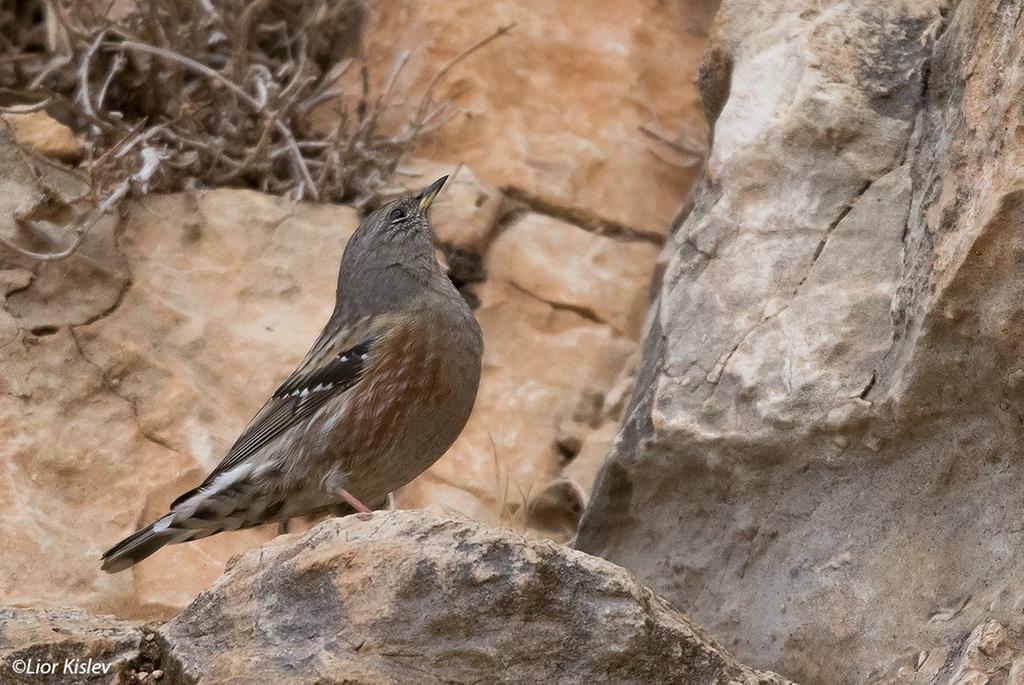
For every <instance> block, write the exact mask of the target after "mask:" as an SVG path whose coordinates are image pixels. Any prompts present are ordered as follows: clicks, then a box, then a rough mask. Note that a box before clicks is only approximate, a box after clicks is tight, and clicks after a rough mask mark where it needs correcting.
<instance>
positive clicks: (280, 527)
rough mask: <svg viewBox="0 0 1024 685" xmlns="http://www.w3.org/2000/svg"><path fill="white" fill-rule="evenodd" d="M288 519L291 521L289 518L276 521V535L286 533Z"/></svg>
mask: <svg viewBox="0 0 1024 685" xmlns="http://www.w3.org/2000/svg"><path fill="white" fill-rule="evenodd" d="M290 521H291V519H284V520H282V521H278V522H277V534H278V535H287V534H288V523H289V522H290Z"/></svg>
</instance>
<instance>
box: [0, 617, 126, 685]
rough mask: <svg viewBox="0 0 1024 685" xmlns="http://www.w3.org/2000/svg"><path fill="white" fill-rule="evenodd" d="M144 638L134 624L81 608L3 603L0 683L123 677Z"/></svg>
mask: <svg viewBox="0 0 1024 685" xmlns="http://www.w3.org/2000/svg"><path fill="white" fill-rule="evenodd" d="M143 639H144V637H143V633H142V631H141V630H140V626H139V625H138V624H136V623H133V622H130V621H120V620H118V619H116V618H114V617H113V616H95V615H93V614H90V613H88V612H86V611H83V610H82V609H75V608H53V609H41V608H33V609H19V608H9V607H0V682H3V683H4V684H5V685H38V684H39V683H47V685H50V684H52V685H93V684H100V683H103V684H104V685H112V684H113V683H115V682H123V681H121V680H120V679H119V674H120V673H122V672H124V671H127V670H128V669H129V667H130V665H131V664H132V663H134V662H135V661H136V660H137V658H138V656H139V645H140V643H141V642H142V641H143ZM51 669H52V670H51Z"/></svg>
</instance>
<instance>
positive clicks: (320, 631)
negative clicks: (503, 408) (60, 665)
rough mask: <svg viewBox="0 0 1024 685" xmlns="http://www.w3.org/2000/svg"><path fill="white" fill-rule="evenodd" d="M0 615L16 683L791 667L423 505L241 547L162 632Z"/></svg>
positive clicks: (625, 583) (526, 543)
mask: <svg viewBox="0 0 1024 685" xmlns="http://www.w3.org/2000/svg"><path fill="white" fill-rule="evenodd" d="M2 612H3V613H0V660H2V661H3V665H2V666H0V668H3V669H4V670H3V671H0V682H4V683H7V682H14V683H21V682H25V683H35V682H47V683H49V682H57V681H52V680H39V679H35V680H33V679H31V678H28V677H24V678H23V679H22V680H18V679H17V678H16V677H13V674H12V673H11V671H10V667H11V664H12V660H13V658H15V657H17V658H23V657H25V655H26V654H30V653H32V654H34V653H37V652H39V653H42V652H40V650H43V651H44V652H45V650H50V652H53V651H54V649H56V650H57V651H59V653H60V656H61V659H63V658H66V657H69V656H70V657H75V658H88V655H94V657H95V658H96V659H97V660H100V661H102V660H104V659H106V660H107V662H114V663H115V664H116V665H115V668H114V669H112V672H111V673H108V674H106V675H105V676H104V677H103V678H99V679H93V680H88V681H82V682H90V683H92V682H109V683H138V682H157V679H155V678H154V677H153V676H154V675H155V674H156V672H157V671H159V679H158V680H159V684H160V685H179V684H182V685H184V684H186V683H187V684H193V683H203V684H204V685H208V684H215V683H245V684H246V685H260V684H262V683H267V684H270V683H272V684H273V685H290V684H295V685H298V684H300V683H301V684H302V685H306V684H308V683H319V684H321V685H327V684H328V683H331V684H333V683H339V684H340V683H346V684H351V685H357V684H364V683H365V684H373V685H380V684H383V683H389V684H390V683H396V684H397V683H412V682H415V683H595V682H600V683H644V684H652V683H695V684H708V685H711V684H721V685H726V684H728V685H755V684H764V685H768V684H772V685H776V684H783V683H787V682H788V681H786V680H785V679H783V678H781V677H780V676H778V675H775V674H773V673H766V672H760V671H755V670H753V669H750V668H747V667H746V666H743V665H742V664H740V663H738V662H737V661H736V660H735V659H733V658H732V657H731V656H730V655H729V654H728V653H726V652H725V651H724V650H723V649H722V648H721V647H720V646H719V645H717V644H716V643H715V642H714V641H712V640H711V639H710V638H708V637H707V636H706V635H704V634H703V632H702V631H701V629H700V628H698V627H697V626H695V625H693V624H692V623H690V621H689V620H688V619H687V618H686V617H685V616H684V615H682V614H681V613H679V612H678V611H676V610H675V609H673V608H672V607H671V606H669V605H668V604H667V603H666V602H664V600H662V599H660V598H659V597H657V596H656V595H655V594H654V593H653V592H651V591H650V590H648V589H647V588H645V587H643V586H642V585H640V584H639V583H638V582H636V580H634V579H633V578H632V576H630V575H629V573H627V572H626V571H625V570H623V569H622V568H620V567H618V566H616V565H614V564H611V563H609V562H607V561H604V560H602V559H598V558H596V557H592V556H589V555H587V554H584V553H582V552H578V551H575V550H572V549H568V548H566V547H563V546H560V545H556V544H553V543H550V542H546V541H536V540H528V539H525V538H523V537H521V536H520V535H518V534H517V533H515V532H513V531H509V530H503V529H495V528H488V527H485V526H482V525H479V524H476V523H473V522H470V521H464V520H453V519H450V518H445V517H441V516H438V515H434V514H429V513H425V512H420V511H394V512H378V513H375V514H374V515H373V518H372V519H371V520H369V521H362V520H359V519H358V518H356V517H346V518H341V519H332V520H328V521H326V522H324V523H322V524H320V525H319V526H317V527H315V528H313V529H312V530H310V531H309V532H308V533H306V534H304V535H301V536H295V535H290V536H282V537H279V538H277V539H276V540H275V541H273V542H271V543H270V544H267V545H265V546H263V547H261V548H258V549H255V550H253V551H252V552H249V553H247V554H244V555H242V556H239V557H236V558H235V559H233V560H232V562H231V563H230V564H229V565H228V568H227V570H226V571H225V573H224V575H223V576H222V577H221V578H220V579H219V580H217V582H216V583H214V584H213V586H212V587H211V588H210V589H209V590H207V591H205V592H203V593H202V594H200V595H199V596H198V597H197V598H196V600H195V601H194V602H192V604H191V605H190V606H189V607H188V608H187V609H185V611H183V612H182V613H181V614H180V615H178V616H177V617H176V618H174V619H173V620H171V621H170V622H168V623H166V624H164V625H163V626H162V627H160V628H159V629H157V630H156V636H155V639H154V638H152V637H150V638H149V639H148V640H147V639H146V637H147V631H145V630H142V629H140V627H139V626H137V625H136V624H133V623H129V622H124V621H118V620H117V619H114V618H111V617H95V616H90V615H88V614H87V613H85V612H83V611H81V610H78V609H74V610H69V609H61V610H39V609H25V610H21V609H4V610H2ZM26 626H28V627H26ZM54 636H59V638H58V637H54ZM54 645H57V647H54ZM33 650H35V651H33ZM139 650H142V653H141V654H140V653H139ZM50 652H46V654H50ZM54 653H56V652H54ZM49 658H50V657H49V656H47V659H49ZM113 671H116V673H114V672H113ZM147 671H148V672H147ZM60 682H65V681H60ZM66 682H79V681H74V680H69V681H66Z"/></svg>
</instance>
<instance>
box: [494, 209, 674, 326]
mask: <svg viewBox="0 0 1024 685" xmlns="http://www.w3.org/2000/svg"><path fill="white" fill-rule="evenodd" d="M657 259H658V247H657V246H656V245H654V244H652V243H649V242H646V241H639V240H616V239H614V238H611V237H607V236H599V235H594V234H593V233H589V232H587V231H584V230H583V229H581V228H580V227H579V226H574V225H573V224H570V223H568V222H565V221H561V220H559V219H555V218H553V217H550V216H545V215H543V214H536V213H529V214H526V215H524V216H522V217H521V218H519V219H517V220H515V221H514V222H513V223H512V225H510V226H508V227H506V228H505V230H504V231H502V233H501V235H499V236H498V237H497V239H495V241H494V244H493V245H492V246H491V249H490V251H489V252H488V254H487V262H486V265H485V266H486V269H487V273H488V274H489V275H490V277H491V278H494V279H497V280H501V281H505V282H507V283H509V284H511V285H512V286H513V287H515V288H517V289H519V290H523V291H525V292H526V293H528V294H530V295H532V296H533V297H535V298H537V299H539V300H543V301H544V302H548V303H550V304H551V305H552V306H554V307H562V308H565V309H570V310H573V311H577V312H579V313H580V314H581V315H582V316H584V317H585V318H590V319H597V320H599V321H602V322H605V323H608V324H611V325H612V327H614V328H615V330H616V331H618V332H620V333H624V334H626V335H628V336H630V337H633V338H637V337H639V335H640V327H641V324H642V323H643V318H644V314H645V313H646V310H647V304H648V294H649V292H650V285H649V281H650V275H651V273H652V272H653V271H654V263H655V262H656V261H657Z"/></svg>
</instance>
